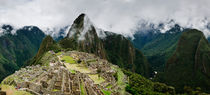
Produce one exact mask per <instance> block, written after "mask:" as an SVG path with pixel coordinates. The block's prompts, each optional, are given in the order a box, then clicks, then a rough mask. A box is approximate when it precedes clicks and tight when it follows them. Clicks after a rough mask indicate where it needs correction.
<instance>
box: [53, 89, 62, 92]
mask: <svg viewBox="0 0 210 95" xmlns="http://www.w3.org/2000/svg"><path fill="white" fill-rule="evenodd" d="M52 91H53V92H56V91H60V90H58V89H53V90H52Z"/></svg>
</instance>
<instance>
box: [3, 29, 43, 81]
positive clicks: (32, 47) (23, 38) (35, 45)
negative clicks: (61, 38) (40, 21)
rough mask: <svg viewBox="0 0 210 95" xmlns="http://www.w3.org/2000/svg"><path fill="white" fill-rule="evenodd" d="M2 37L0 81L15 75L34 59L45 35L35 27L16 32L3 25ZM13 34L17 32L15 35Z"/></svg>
mask: <svg viewBox="0 0 210 95" xmlns="http://www.w3.org/2000/svg"><path fill="white" fill-rule="evenodd" d="M1 30H2V32H1V33H2V35H1V36H0V80H2V79H3V78H4V77H5V76H7V75H9V74H11V73H13V72H14V71H15V70H17V69H19V68H20V67H22V66H23V65H24V62H26V61H27V60H28V59H30V58H31V57H33V56H34V55H35V54H36V52H37V51H38V49H39V45H40V43H41V41H42V39H43V38H44V37H45V34H44V33H43V32H42V31H41V30H40V29H39V28H38V27H35V26H25V27H23V28H21V29H18V30H15V29H13V27H12V26H10V25H2V27H1ZM13 32H16V33H15V34H13Z"/></svg>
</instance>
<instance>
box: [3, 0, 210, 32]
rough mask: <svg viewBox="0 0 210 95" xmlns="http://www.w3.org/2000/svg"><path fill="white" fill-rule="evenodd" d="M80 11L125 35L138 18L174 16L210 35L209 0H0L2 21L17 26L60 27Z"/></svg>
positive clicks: (157, 20)
mask: <svg viewBox="0 0 210 95" xmlns="http://www.w3.org/2000/svg"><path fill="white" fill-rule="evenodd" d="M80 13H86V14H87V15H88V16H89V18H90V19H91V21H92V22H93V23H94V24H95V26H97V27H98V28H101V29H103V30H109V31H112V32H116V33H121V34H125V35H131V34H132V33H133V31H135V29H136V26H137V23H138V22H139V21H146V22H149V23H154V24H158V23H161V22H162V23H164V22H168V21H170V20H171V19H173V20H174V21H175V22H176V23H178V24H180V25H181V26H183V27H192V28H197V29H199V30H202V31H204V33H205V34H206V35H210V32H209V30H208V29H207V24H208V22H210V20H209V18H208V17H210V0H0V24H11V25H13V26H15V27H17V28H18V27H22V26H25V25H35V26H38V27H40V28H41V29H42V30H46V29H47V28H50V29H54V28H55V29H59V28H60V27H64V26H66V25H71V24H72V23H73V20H74V19H75V18H76V17H77V16H78V15H79V14H80ZM209 25H210V24H209ZM169 26H170V25H169ZM209 27H210V26H209ZM166 29H167V27H166Z"/></svg>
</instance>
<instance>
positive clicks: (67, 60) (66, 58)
mask: <svg viewBox="0 0 210 95" xmlns="http://www.w3.org/2000/svg"><path fill="white" fill-rule="evenodd" d="M61 60H64V62H65V63H72V64H74V63H76V61H75V60H74V59H73V58H72V57H70V56H62V57H61Z"/></svg>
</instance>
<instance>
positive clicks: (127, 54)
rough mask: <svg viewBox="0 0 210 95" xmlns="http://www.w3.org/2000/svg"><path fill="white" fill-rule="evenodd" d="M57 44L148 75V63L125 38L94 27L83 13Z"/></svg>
mask: <svg viewBox="0 0 210 95" xmlns="http://www.w3.org/2000/svg"><path fill="white" fill-rule="evenodd" d="M59 44H60V46H61V47H62V48H64V49H67V48H71V49H73V50H78V51H83V52H88V53H94V54H95V55H98V56H99V57H100V58H103V59H107V60H108V61H110V62H112V63H113V64H116V65H118V66H120V67H123V68H126V69H129V70H131V71H134V72H137V73H140V74H142V75H144V76H146V77H149V74H150V65H149V63H148V62H147V60H146V58H145V57H144V55H143V54H142V53H141V52H140V51H139V50H138V49H136V48H135V47H134V46H133V45H132V43H131V42H130V41H129V40H128V39H127V38H125V37H123V36H122V35H120V34H115V33H112V32H108V31H103V30H100V29H98V28H96V27H95V26H94V25H93V24H92V23H91V21H90V19H89V18H88V17H87V16H86V15H85V14H81V15H80V16H79V17H78V18H77V19H76V20H75V21H74V23H73V25H72V26H71V28H70V30H69V32H68V35H67V37H65V38H64V39H62V40H61V41H60V42H59Z"/></svg>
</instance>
